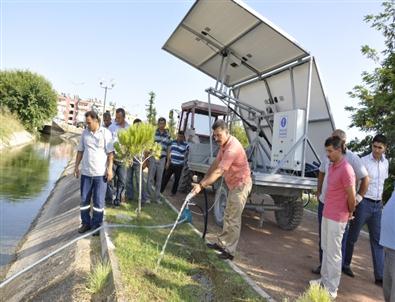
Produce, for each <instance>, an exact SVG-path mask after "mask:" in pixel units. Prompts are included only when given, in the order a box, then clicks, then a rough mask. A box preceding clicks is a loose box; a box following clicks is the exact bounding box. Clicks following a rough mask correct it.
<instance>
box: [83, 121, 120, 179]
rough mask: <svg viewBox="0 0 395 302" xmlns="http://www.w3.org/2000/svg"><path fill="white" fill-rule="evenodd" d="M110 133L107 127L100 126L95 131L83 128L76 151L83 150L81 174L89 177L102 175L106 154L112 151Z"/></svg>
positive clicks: (103, 173)
mask: <svg viewBox="0 0 395 302" xmlns="http://www.w3.org/2000/svg"><path fill="white" fill-rule="evenodd" d="M112 141H113V140H112V135H111V132H110V131H108V129H106V128H104V127H100V128H99V129H97V130H96V132H92V131H90V130H89V129H88V128H87V129H85V130H84V131H83V132H82V134H81V140H80V143H79V145H78V151H80V152H83V155H82V161H81V174H82V175H85V176H89V177H93V176H104V175H105V174H106V167H107V154H108V153H111V152H113V151H114V146H113V142H112Z"/></svg>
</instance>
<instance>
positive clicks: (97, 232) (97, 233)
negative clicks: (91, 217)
mask: <svg viewBox="0 0 395 302" xmlns="http://www.w3.org/2000/svg"><path fill="white" fill-rule="evenodd" d="M98 228H100V225H99V226H97V227H94V228H92V229H93V230H96V229H98ZM99 235H100V230H97V231H96V232H94V233H93V234H92V236H99Z"/></svg>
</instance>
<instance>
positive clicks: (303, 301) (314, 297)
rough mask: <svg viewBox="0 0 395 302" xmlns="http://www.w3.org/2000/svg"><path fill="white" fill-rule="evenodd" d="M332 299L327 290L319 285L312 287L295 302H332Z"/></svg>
mask: <svg viewBox="0 0 395 302" xmlns="http://www.w3.org/2000/svg"><path fill="white" fill-rule="evenodd" d="M330 301H331V298H330V296H329V293H328V292H327V291H326V289H324V288H322V287H321V286H319V285H312V286H310V287H309V288H308V290H307V291H306V292H305V293H304V294H303V295H301V296H300V297H299V298H298V299H297V300H296V301H295V302H330Z"/></svg>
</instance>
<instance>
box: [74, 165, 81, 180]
mask: <svg viewBox="0 0 395 302" xmlns="http://www.w3.org/2000/svg"><path fill="white" fill-rule="evenodd" d="M74 176H75V178H78V177H80V168H78V167H77V166H75V168H74Z"/></svg>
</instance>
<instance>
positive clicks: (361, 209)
mask: <svg viewBox="0 0 395 302" xmlns="http://www.w3.org/2000/svg"><path fill="white" fill-rule="evenodd" d="M382 209H383V203H382V202H381V201H380V202H378V203H375V202H371V201H369V200H366V199H365V198H364V199H363V200H362V201H361V203H360V204H359V205H358V206H357V208H356V210H355V214H354V215H355V218H354V220H352V221H351V223H350V234H349V236H348V240H347V249H346V257H345V258H346V259H345V265H346V266H349V265H350V264H351V260H352V255H353V253H354V245H355V243H356V242H357V240H358V236H359V233H360V231H361V229H362V227H363V226H364V224H365V223H366V224H367V225H368V230H369V239H370V249H371V251H372V259H373V268H374V277H375V278H376V279H378V280H382V279H383V267H384V250H383V247H382V246H381V245H380V244H379V242H380V229H381V211H382ZM394 219H395V218H394Z"/></svg>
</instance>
